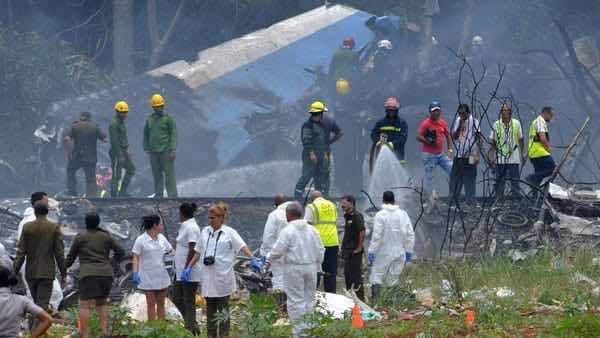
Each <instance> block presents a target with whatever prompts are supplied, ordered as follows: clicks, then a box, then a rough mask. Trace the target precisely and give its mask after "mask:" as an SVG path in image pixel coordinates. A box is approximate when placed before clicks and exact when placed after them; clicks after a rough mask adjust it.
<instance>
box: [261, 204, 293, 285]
mask: <svg viewBox="0 0 600 338" xmlns="http://www.w3.org/2000/svg"><path fill="white" fill-rule="evenodd" d="M289 204H290V202H286V201H285V196H283V195H282V194H278V195H277V196H275V210H273V211H271V213H269V216H268V217H267V222H266V223H265V231H264V232H263V238H262V244H261V245H260V254H261V256H266V255H267V254H268V253H269V252H270V251H271V249H272V248H273V245H274V244H275V242H276V241H277V238H278V237H279V233H280V232H281V230H282V229H283V228H284V227H285V226H286V225H287V218H286V215H285V208H286V207H287V206H288V205H289ZM282 264H283V263H282V262H281V261H280V260H273V261H272V262H271V269H270V270H271V273H272V274H273V279H272V282H273V290H283V265H282Z"/></svg>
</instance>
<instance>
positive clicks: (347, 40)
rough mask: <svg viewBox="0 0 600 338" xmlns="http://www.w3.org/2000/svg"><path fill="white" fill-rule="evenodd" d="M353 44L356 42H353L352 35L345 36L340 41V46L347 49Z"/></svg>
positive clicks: (352, 46) (351, 47)
mask: <svg viewBox="0 0 600 338" xmlns="http://www.w3.org/2000/svg"><path fill="white" fill-rule="evenodd" d="M355 45H356V43H355V42H354V38H352V37H347V38H345V39H344V41H343V42H342V46H343V47H346V48H349V49H353V48H354V46H355Z"/></svg>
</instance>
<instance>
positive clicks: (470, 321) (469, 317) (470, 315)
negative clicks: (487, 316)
mask: <svg viewBox="0 0 600 338" xmlns="http://www.w3.org/2000/svg"><path fill="white" fill-rule="evenodd" d="M465 314H466V316H465V325H467V326H469V327H470V326H473V325H474V324H475V311H473V310H467V311H466V312H465Z"/></svg>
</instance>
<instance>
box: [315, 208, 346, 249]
mask: <svg viewBox="0 0 600 338" xmlns="http://www.w3.org/2000/svg"><path fill="white" fill-rule="evenodd" d="M308 206H309V207H310V209H311V211H312V224H313V226H314V227H315V228H316V229H317V231H318V232H319V236H320V237H321V243H323V246H324V247H331V246H336V245H340V240H339V239H338V232H337V207H336V206H335V204H334V203H333V202H330V201H328V200H326V199H324V198H322V197H319V198H317V199H315V201H314V202H312V203H311V204H309V205H308Z"/></svg>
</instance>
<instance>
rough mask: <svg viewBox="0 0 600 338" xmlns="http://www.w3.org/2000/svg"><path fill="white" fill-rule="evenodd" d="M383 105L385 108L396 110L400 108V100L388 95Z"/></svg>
mask: <svg viewBox="0 0 600 338" xmlns="http://www.w3.org/2000/svg"><path fill="white" fill-rule="evenodd" d="M383 107H384V108H385V109H396V110H398V109H400V102H399V101H398V99H397V98H396V97H395V96H390V97H388V98H387V100H385V103H384V105H383Z"/></svg>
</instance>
